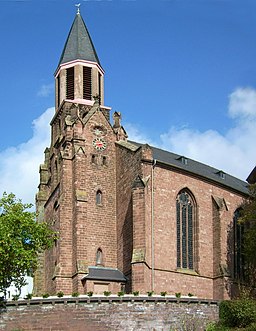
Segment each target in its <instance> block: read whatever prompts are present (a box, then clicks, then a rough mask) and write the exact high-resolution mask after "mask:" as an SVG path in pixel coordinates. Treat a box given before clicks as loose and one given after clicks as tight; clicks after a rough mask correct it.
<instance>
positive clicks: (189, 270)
mask: <svg viewBox="0 0 256 331" xmlns="http://www.w3.org/2000/svg"><path fill="white" fill-rule="evenodd" d="M176 271H177V272H179V273H181V274H186V275H193V276H199V273H198V272H196V271H195V270H193V269H176Z"/></svg>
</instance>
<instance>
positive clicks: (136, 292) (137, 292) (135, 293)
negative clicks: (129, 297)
mask: <svg viewBox="0 0 256 331" xmlns="http://www.w3.org/2000/svg"><path fill="white" fill-rule="evenodd" d="M132 294H133V295H134V296H135V297H137V296H138V295H139V294H140V292H139V291H133V292H132Z"/></svg>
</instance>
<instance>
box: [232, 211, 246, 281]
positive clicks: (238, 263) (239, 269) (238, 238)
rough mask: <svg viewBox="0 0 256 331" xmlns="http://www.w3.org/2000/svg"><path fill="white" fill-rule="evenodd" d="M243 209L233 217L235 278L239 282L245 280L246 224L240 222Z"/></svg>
mask: <svg viewBox="0 0 256 331" xmlns="http://www.w3.org/2000/svg"><path fill="white" fill-rule="evenodd" d="M240 216H241V209H237V210H236V211H235V213H234V217H233V228H234V278H236V279H237V280H243V279H244V254H243V243H244V230H245V228H244V224H243V223H240V222H239V218H240Z"/></svg>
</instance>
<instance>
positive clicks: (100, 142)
mask: <svg viewBox="0 0 256 331" xmlns="http://www.w3.org/2000/svg"><path fill="white" fill-rule="evenodd" d="M92 145H93V147H94V148H95V149H97V150H98V151H103V150H104V149H105V148H106V147H107V143H106V141H105V140H104V139H102V138H95V139H93V141H92Z"/></svg>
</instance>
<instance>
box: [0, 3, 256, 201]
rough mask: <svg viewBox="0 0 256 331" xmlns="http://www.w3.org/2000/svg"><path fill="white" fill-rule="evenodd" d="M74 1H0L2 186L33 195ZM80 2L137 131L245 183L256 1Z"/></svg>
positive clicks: (255, 159) (255, 63) (254, 81)
mask: <svg viewBox="0 0 256 331" xmlns="http://www.w3.org/2000/svg"><path fill="white" fill-rule="evenodd" d="M75 3H76V2H75V1H63V0H62V1H61V0H59V1H58V0H55V1H54V0H52V1H43V0H41V1H36V0H34V1H33V0H32V1H29V0H27V1H26V0H24V1H22V0H20V1H12V0H8V1H2V0H0V41H1V53H0V61H1V74H0V77H1V79H0V99H1V105H0V108H1V124H2V125H1V130H0V187H1V190H2V191H3V190H6V191H8V192H10V191H13V192H14V193H16V194H17V195H18V196H21V197H23V198H24V199H25V200H30V201H33V195H34V194H35V192H36V185H37V183H38V164H39V163H40V162H42V160H43V150H44V148H45V147H46V146H47V145H48V144H49V132H50V128H49V126H48V123H49V121H50V118H51V116H52V112H53V109H52V107H53V106H54V91H53V82H54V78H53V74H54V71H55V69H56V66H57V64H58V61H59V57H60V55H61V52H62V49H63V46H64V43H65V40H66V38H67V35H68V32H69V29H70V27H71V24H72V22H73V19H74V17H75V13H76V8H75V6H74V4H75ZM80 3H81V14H82V16H83V18H84V21H85V23H86V25H87V27H88V29H89V32H90V34H91V37H92V39H93V42H94V46H95V48H96V50H97V53H98V56H99V58H100V61H101V64H102V66H103V68H104V70H105V72H106V74H105V104H106V105H107V106H110V107H112V109H113V111H120V112H121V113H122V118H123V125H124V127H125V128H126V130H127V131H128V134H129V138H130V139H136V140H139V141H141V142H148V143H151V144H153V145H155V146H158V147H161V148H164V149H168V150H170V151H173V152H176V153H178V154H181V155H186V156H187V157H191V158H194V159H196V160H199V161H201V162H204V163H206V164H209V165H212V166H214V167H216V168H218V169H222V170H224V171H226V172H228V173H231V174H233V175H235V176H238V177H239V178H241V179H244V180H245V179H246V177H247V175H248V174H249V172H250V171H251V170H252V168H253V167H254V166H255V164H256V144H255V140H256V18H255V12H256V1H255V0H169V1H168V0H165V1H164V0H163V1H161V0H152V1H151V0H137V1H136V0H135V1H122V0H112V1H107V0H106V1H103V0H102V1H81V0H80ZM24 188H26V192H27V193H24ZM31 199H32V200H31Z"/></svg>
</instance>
